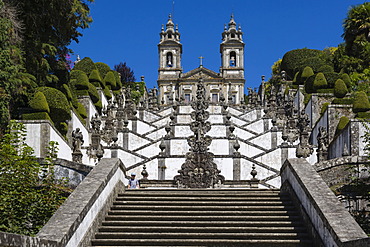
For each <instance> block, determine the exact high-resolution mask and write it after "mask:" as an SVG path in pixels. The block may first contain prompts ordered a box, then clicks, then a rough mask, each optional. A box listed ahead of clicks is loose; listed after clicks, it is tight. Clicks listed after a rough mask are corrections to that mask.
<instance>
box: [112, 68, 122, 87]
mask: <svg viewBox="0 0 370 247" xmlns="http://www.w3.org/2000/svg"><path fill="white" fill-rule="evenodd" d="M112 72H113V74H114V78H115V79H116V87H114V88H112V90H120V89H121V88H122V82H121V77H120V74H119V73H118V72H117V71H115V70H112Z"/></svg>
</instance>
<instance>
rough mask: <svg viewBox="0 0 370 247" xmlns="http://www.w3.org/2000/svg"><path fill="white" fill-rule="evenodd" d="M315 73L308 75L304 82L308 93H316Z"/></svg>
mask: <svg viewBox="0 0 370 247" xmlns="http://www.w3.org/2000/svg"><path fill="white" fill-rule="evenodd" d="M315 77H316V76H315V75H311V76H310V77H308V78H307V79H306V81H305V83H304V89H305V91H306V93H315V90H314V88H313V82H314V81H315Z"/></svg>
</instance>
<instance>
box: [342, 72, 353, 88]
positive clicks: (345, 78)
mask: <svg viewBox="0 0 370 247" xmlns="http://www.w3.org/2000/svg"><path fill="white" fill-rule="evenodd" d="M340 78H341V79H342V80H343V81H344V83H345V84H346V86H347V89H348V91H350V90H351V88H352V81H351V78H350V77H349V75H348V74H347V73H343V74H342V75H341V76H340Z"/></svg>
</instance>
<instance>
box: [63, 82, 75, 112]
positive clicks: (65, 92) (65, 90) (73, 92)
mask: <svg viewBox="0 0 370 247" xmlns="http://www.w3.org/2000/svg"><path fill="white" fill-rule="evenodd" d="M64 85H66V84H64ZM64 85H63V87H62V92H63V93H64V94H65V95H66V96H67V99H68V95H67V94H68V91H67V90H69V93H70V94H71V97H72V98H71V103H72V106H73V107H75V108H76V107H77V103H78V100H77V93H76V89H75V87H74V86H73V85H72V82H69V83H68V85H66V86H64Z"/></svg>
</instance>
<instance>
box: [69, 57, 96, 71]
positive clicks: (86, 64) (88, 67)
mask: <svg viewBox="0 0 370 247" xmlns="http://www.w3.org/2000/svg"><path fill="white" fill-rule="evenodd" d="M96 69H97V68H96V65H95V63H94V62H93V60H91V58H89V57H84V58H83V59H82V60H81V61H79V62H78V63H77V64H76V65H75V67H74V68H73V70H81V71H83V72H85V73H86V75H90V74H91V72H92V71H93V70H96Z"/></svg>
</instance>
